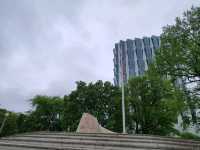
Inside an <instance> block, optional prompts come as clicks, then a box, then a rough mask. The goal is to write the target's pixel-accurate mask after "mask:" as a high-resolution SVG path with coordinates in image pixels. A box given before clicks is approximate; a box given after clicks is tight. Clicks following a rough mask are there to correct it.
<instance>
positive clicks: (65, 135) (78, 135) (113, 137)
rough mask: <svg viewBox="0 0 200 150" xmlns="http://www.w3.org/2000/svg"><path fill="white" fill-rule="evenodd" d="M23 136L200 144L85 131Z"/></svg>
mask: <svg viewBox="0 0 200 150" xmlns="http://www.w3.org/2000/svg"><path fill="white" fill-rule="evenodd" d="M19 136H21V137H44V138H69V139H76V138H78V139H105V140H109V139H111V140H117V139H118V140H120V141H123V140H124V141H126V140H128V141H130V140H135V139H136V140H138V139H141V140H150V141H153V140H156V141H165V142H166V141H169V142H179V143H190V144H200V141H195V140H185V139H179V138H172V137H161V136H149V135H127V134H94V133H92V134H85V133H65V132H59V133H57V132H56V133H54V132H53V133H51V132H50V133H49V132H39V133H32V134H21V135H19Z"/></svg>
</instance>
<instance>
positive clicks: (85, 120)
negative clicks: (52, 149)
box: [76, 113, 114, 133]
mask: <svg viewBox="0 0 200 150" xmlns="http://www.w3.org/2000/svg"><path fill="white" fill-rule="evenodd" d="M76 132H79V133H114V132H112V131H110V130H108V129H106V128H103V127H102V126H101V125H100V124H99V123H98V120H97V118H95V117H94V116H92V115H91V114H89V113H83V115H82V117H81V120H80V122H79V125H78V128H77V130H76Z"/></svg>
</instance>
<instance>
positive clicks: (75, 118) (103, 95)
mask: <svg viewBox="0 0 200 150" xmlns="http://www.w3.org/2000/svg"><path fill="white" fill-rule="evenodd" d="M119 97H120V91H119V89H118V87H115V86H113V85H112V84H111V83H110V82H104V83H103V82H102V81H97V82H96V83H89V84H86V83H85V82H82V81H79V82H77V88H76V90H74V91H72V92H71V94H69V95H68V96H65V97H64V101H65V107H64V109H65V110H64V112H65V113H64V114H65V117H64V118H65V119H64V124H65V129H66V130H67V131H75V130H76V128H77V126H78V123H79V121H80V118H81V116H82V114H83V113H84V112H88V113H91V114H92V115H94V116H95V117H97V118H98V121H99V123H100V124H101V125H102V126H104V127H106V128H109V129H112V130H120V129H118V127H117V121H116V120H113V119H114V118H116V117H115V115H116V114H117V113H118V111H116V108H117V106H116V105H117V104H119V103H118V101H119V100H120V99H119ZM115 112H116V113H115ZM111 118H112V119H111ZM116 119H117V118H116ZM115 125H116V126H115Z"/></svg>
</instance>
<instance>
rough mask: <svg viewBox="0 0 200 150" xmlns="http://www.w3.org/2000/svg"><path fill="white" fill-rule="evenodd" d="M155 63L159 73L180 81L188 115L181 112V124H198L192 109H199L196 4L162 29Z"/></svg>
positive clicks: (199, 44) (199, 46) (199, 38)
mask: <svg viewBox="0 0 200 150" xmlns="http://www.w3.org/2000/svg"><path fill="white" fill-rule="evenodd" d="M155 62H156V67H157V70H158V72H159V73H160V74H161V75H164V76H166V75H167V77H168V78H169V77H170V79H171V80H172V81H174V82H175V81H177V79H182V80H183V81H184V82H183V85H182V90H183V92H184V93H185V97H186V101H185V102H186V105H187V109H188V111H189V112H190V115H187V116H186V115H185V114H186V113H185V114H184V113H181V116H182V118H183V121H184V123H183V127H184V128H185V127H187V126H188V125H190V124H191V123H194V124H197V125H199V124H198V120H199V118H198V116H197V115H196V110H197V109H199V108H200V104H199V95H200V84H199V81H200V67H199V66H200V7H192V8H191V9H190V10H188V11H186V12H185V13H184V14H183V17H182V18H176V23H175V24H174V25H168V26H166V27H164V28H163V33H162V35H161V46H160V49H158V50H157V52H156V59H155ZM190 116H191V117H190Z"/></svg>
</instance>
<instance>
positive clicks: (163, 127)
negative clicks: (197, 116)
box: [127, 68, 184, 135]
mask: <svg viewBox="0 0 200 150" xmlns="http://www.w3.org/2000/svg"><path fill="white" fill-rule="evenodd" d="M152 69H153V68H152ZM181 96H182V93H181V92H180V91H179V90H178V89H176V88H175V87H174V86H173V84H172V83H171V82H170V81H169V80H165V79H163V78H162V77H161V76H159V75H158V74H156V72H152V70H151V69H150V71H149V72H148V73H147V74H146V75H144V76H140V77H136V78H132V79H130V80H129V83H128V91H127V97H128V101H129V107H130V109H131V110H132V112H131V117H132V119H133V120H134V122H135V123H134V124H135V132H136V133H142V134H157V135H168V134H170V133H172V132H176V131H175V129H174V124H175V123H176V122H177V117H178V115H179V113H180V112H181V111H182V109H184V101H182V99H181Z"/></svg>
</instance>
